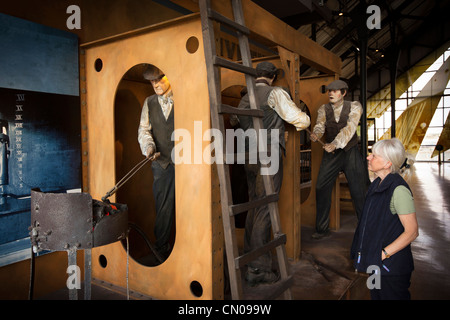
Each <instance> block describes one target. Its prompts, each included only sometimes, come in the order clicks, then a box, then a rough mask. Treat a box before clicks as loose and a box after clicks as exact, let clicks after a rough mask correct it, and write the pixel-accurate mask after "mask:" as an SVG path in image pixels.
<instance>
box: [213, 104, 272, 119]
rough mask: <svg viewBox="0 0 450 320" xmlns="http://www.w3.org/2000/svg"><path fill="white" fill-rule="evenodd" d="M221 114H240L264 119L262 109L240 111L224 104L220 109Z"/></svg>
mask: <svg viewBox="0 0 450 320" xmlns="http://www.w3.org/2000/svg"><path fill="white" fill-rule="evenodd" d="M219 113H220V114H223V113H228V114H239V115H243V116H250V117H257V118H262V117H264V111H263V110H261V109H239V108H235V107H232V106H229V105H227V104H222V105H221V106H220V109H219Z"/></svg>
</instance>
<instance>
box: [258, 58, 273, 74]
mask: <svg viewBox="0 0 450 320" xmlns="http://www.w3.org/2000/svg"><path fill="white" fill-rule="evenodd" d="M267 73H269V74H273V75H275V74H278V69H277V67H275V65H274V64H273V63H271V62H268V61H263V62H260V63H258V65H257V66H256V74H257V75H258V76H259V75H261V74H267Z"/></svg>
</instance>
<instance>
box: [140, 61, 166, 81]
mask: <svg viewBox="0 0 450 320" xmlns="http://www.w3.org/2000/svg"><path fill="white" fill-rule="evenodd" d="M142 75H143V76H144V79H147V80H150V81H151V80H157V79H158V78H161V77H162V76H164V73H163V72H162V71H161V70H159V69H158V68H157V67H155V66H154V65H152V64H149V65H147V67H146V68H145V70H144V72H143V74H142Z"/></svg>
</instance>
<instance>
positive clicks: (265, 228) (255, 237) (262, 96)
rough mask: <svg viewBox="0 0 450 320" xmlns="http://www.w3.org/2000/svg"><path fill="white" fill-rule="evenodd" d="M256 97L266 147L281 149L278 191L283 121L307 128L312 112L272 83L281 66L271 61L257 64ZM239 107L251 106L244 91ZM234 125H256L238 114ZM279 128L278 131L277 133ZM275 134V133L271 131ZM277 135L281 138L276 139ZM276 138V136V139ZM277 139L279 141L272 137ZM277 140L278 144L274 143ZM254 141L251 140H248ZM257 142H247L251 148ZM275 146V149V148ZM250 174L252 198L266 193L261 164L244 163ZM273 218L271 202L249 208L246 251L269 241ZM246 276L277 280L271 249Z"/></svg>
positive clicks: (253, 281)
mask: <svg viewBox="0 0 450 320" xmlns="http://www.w3.org/2000/svg"><path fill="white" fill-rule="evenodd" d="M256 73H257V78H256V92H255V94H256V97H257V101H258V104H259V109H261V110H263V111H264V117H263V118H262V122H263V126H264V129H267V135H268V139H267V145H268V147H267V149H268V150H276V151H277V152H278V157H277V159H278V161H279V162H278V170H277V171H276V173H275V174H273V175H272V174H271V176H272V178H273V183H274V189H275V192H276V193H278V192H279V191H280V189H281V183H282V180H283V162H282V161H283V154H284V153H285V140H284V139H285V138H284V132H285V128H284V121H286V122H288V123H290V124H292V125H294V126H295V127H296V129H297V131H300V130H303V129H305V128H307V127H308V126H309V124H310V119H309V116H308V115H307V114H306V113H304V112H302V111H301V110H300V109H299V108H298V107H297V106H296V104H295V103H294V101H292V99H291V97H290V96H289V94H288V93H287V92H286V91H285V90H284V89H283V88H281V87H273V86H272V83H273V82H274V81H275V80H276V78H277V75H278V69H277V68H276V67H275V65H273V64H272V63H270V62H266V61H264V62H261V63H259V64H258V65H257V66H256ZM238 108H244V109H245V108H247V109H248V108H250V102H249V96H248V94H245V95H244V96H243V97H242V99H241V101H240V103H239V106H238ZM230 122H231V124H232V125H236V124H237V123H239V124H240V126H241V128H242V129H243V130H245V131H246V130H248V129H252V128H253V121H252V118H250V117H246V116H239V117H238V119H237V118H231V119H230ZM276 130H278V135H277V134H276ZM272 131H273V132H274V133H275V134H274V135H272V134H271V132H272ZM276 137H278V139H276ZM274 138H275V139H274ZM271 139H273V140H278V141H272V140H271ZM272 143H277V146H273V145H271V144H272ZM249 144H251V142H250V143H249ZM252 147H254V146H248V145H246V148H247V151H248V148H252ZM274 148H275V149H274ZM245 172H246V175H247V184H248V195H249V200H250V201H252V200H256V199H259V198H262V197H264V196H265V194H264V185H263V180H262V177H261V172H260V165H258V164H250V163H246V164H245ZM270 230H271V220H270V212H269V208H268V206H264V207H259V208H255V209H252V210H249V211H248V212H247V218H246V221H245V235H244V251H245V252H250V251H252V250H254V249H257V248H260V247H262V246H263V245H264V244H265V243H267V242H269V241H270V236H271V233H270ZM245 279H246V280H247V282H248V283H249V285H250V286H254V285H258V284H261V283H272V282H275V281H277V280H278V275H276V274H275V273H274V272H273V271H272V257H271V255H270V252H269V253H267V254H264V255H262V256H260V257H258V258H257V259H255V260H253V261H251V262H250V263H249V264H248V269H247V273H246V275H245Z"/></svg>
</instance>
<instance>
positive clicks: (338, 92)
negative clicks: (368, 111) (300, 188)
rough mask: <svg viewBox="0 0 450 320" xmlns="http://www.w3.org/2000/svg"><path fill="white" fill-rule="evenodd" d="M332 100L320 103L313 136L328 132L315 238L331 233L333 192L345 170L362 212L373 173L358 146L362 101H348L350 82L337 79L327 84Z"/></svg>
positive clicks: (318, 187)
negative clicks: (341, 173) (346, 98)
mask: <svg viewBox="0 0 450 320" xmlns="http://www.w3.org/2000/svg"><path fill="white" fill-rule="evenodd" d="M326 89H327V92H328V98H329V103H327V104H324V105H322V106H320V108H319V109H318V111H317V121H316V125H315V126H314V129H313V132H312V133H311V140H312V141H317V140H318V139H320V138H321V137H322V136H323V135H324V136H325V145H324V147H323V149H324V152H323V157H322V163H321V164H320V169H319V175H318V177H317V182H316V232H315V233H314V234H313V235H312V238H313V239H322V238H324V237H326V236H329V234H330V233H329V222H330V216H329V214H330V208H331V193H332V191H333V186H334V184H335V182H336V179H337V177H338V175H339V173H340V172H341V171H343V172H344V173H345V177H346V178H347V181H348V185H349V189H350V194H351V197H352V200H353V205H354V208H355V211H356V215H357V217H358V219H359V217H360V216H361V213H362V210H363V206H364V198H365V194H366V190H367V187H368V185H369V184H370V180H369V174H368V171H367V166H366V164H365V161H364V158H363V156H362V154H361V153H360V151H359V149H358V136H357V134H356V129H357V127H358V123H359V120H360V118H361V115H362V111H363V110H362V107H361V104H360V103H359V102H358V101H352V102H350V101H345V100H344V96H345V95H346V94H347V91H348V85H347V83H345V82H344V81H342V80H335V81H333V82H331V83H330V84H329V85H328V86H327V87H326Z"/></svg>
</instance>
